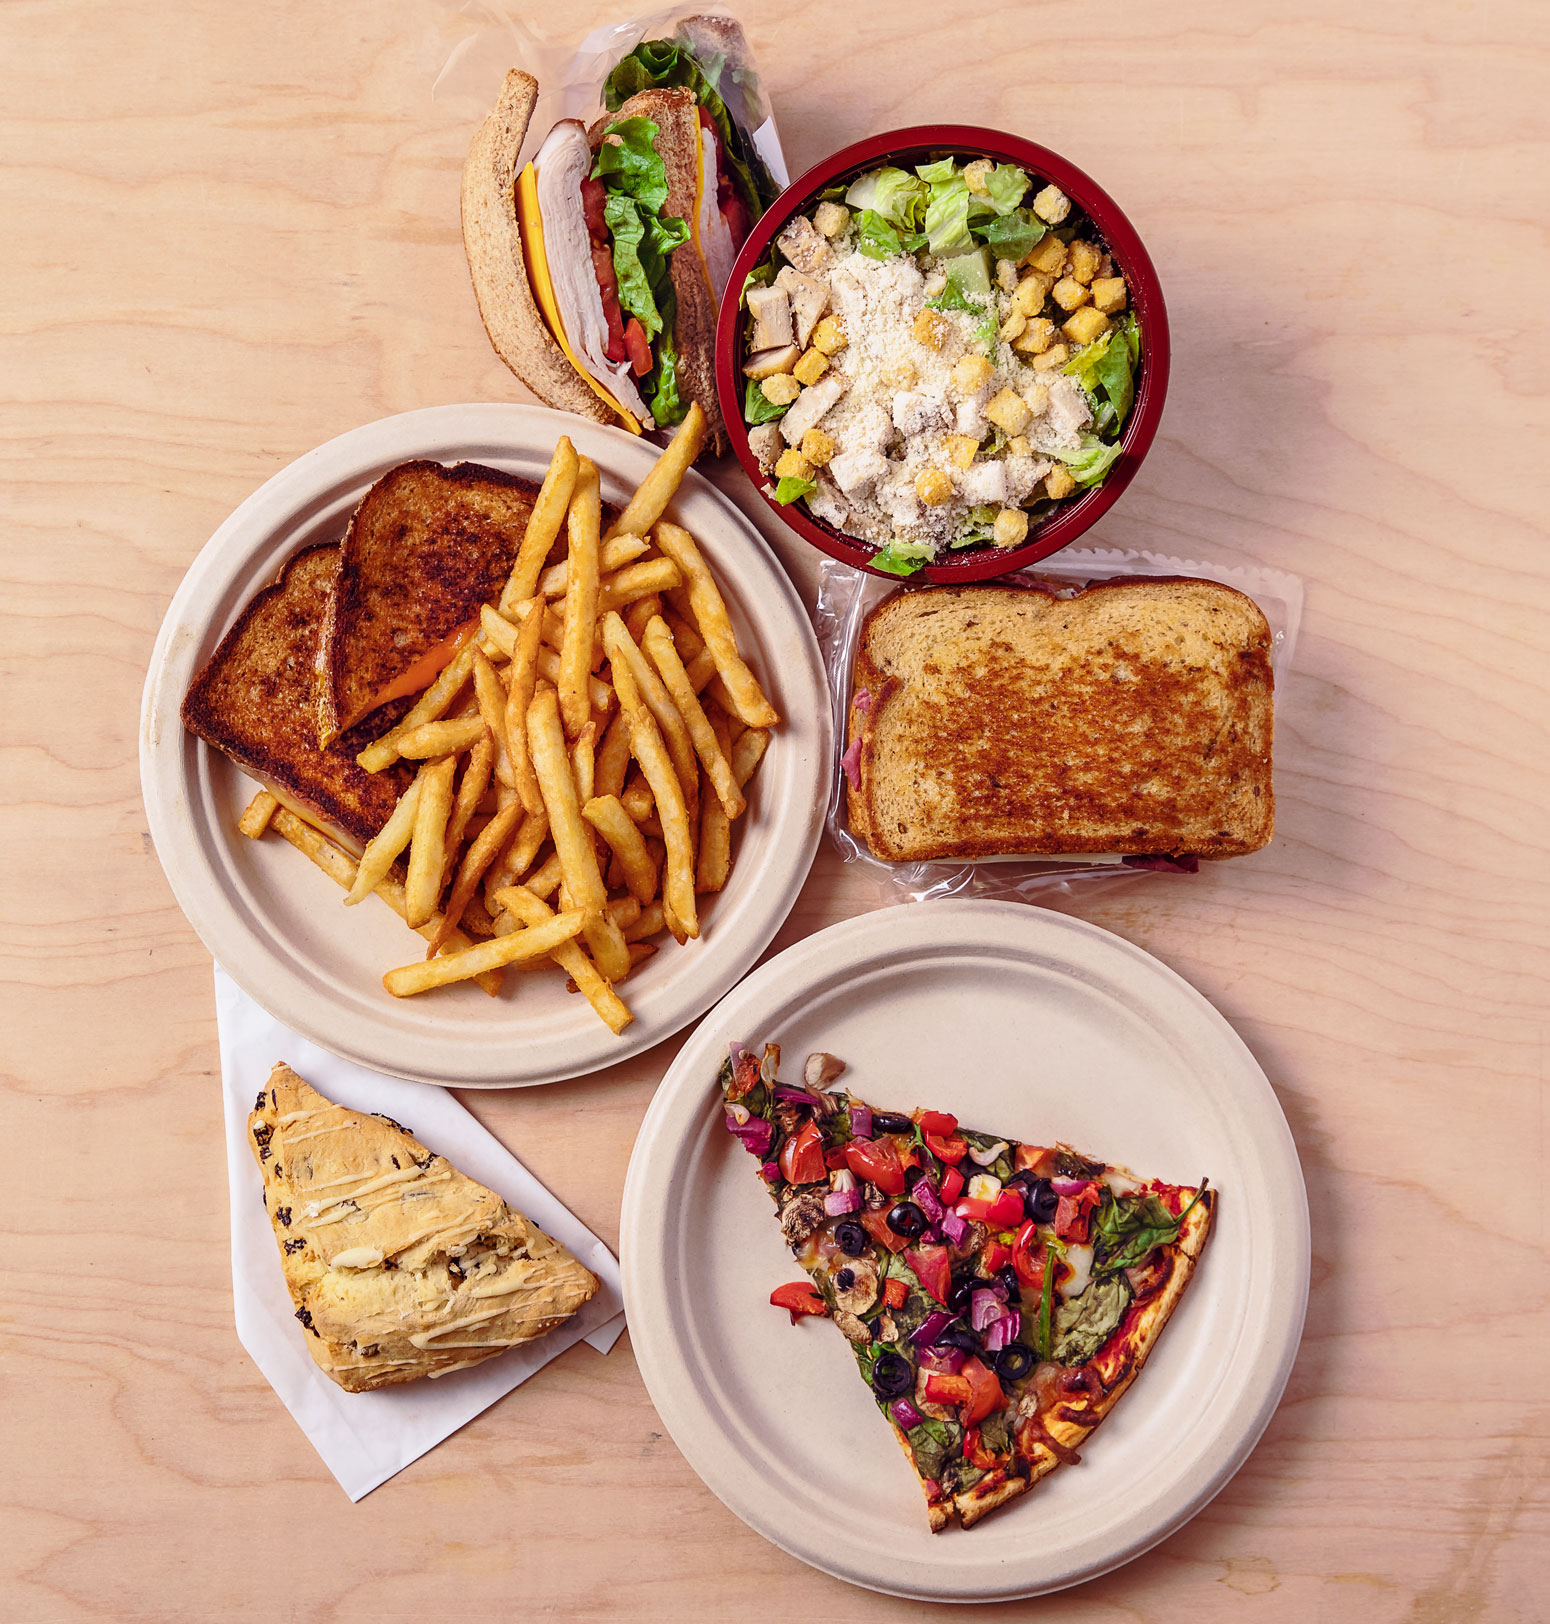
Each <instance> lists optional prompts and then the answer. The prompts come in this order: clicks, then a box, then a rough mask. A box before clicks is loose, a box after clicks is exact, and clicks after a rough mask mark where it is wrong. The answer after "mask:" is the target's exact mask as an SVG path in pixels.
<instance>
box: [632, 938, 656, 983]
mask: <svg viewBox="0 0 1550 1624" xmlns="http://www.w3.org/2000/svg"><path fill="white" fill-rule="evenodd" d="M656 956H657V944H656V943H655V942H631V943H630V973H631V974H632V975H633V974H634V973H635V971H637V970H638V969H639V968H640V967H641V965H643V964H644V963H645V962H646V960H647V959H654V958H655V957H656Z"/></svg>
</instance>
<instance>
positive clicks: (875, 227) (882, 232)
mask: <svg viewBox="0 0 1550 1624" xmlns="http://www.w3.org/2000/svg"><path fill="white" fill-rule="evenodd" d="M925 246H926V239H925V238H924V237H923V236H922V235H920V233H918V232H910V233H908V234H906V235H903V236H901V235H900V234H899V233H898V232H897V231H895V230H894V228H893V227H892V226H891V225H889V223H888V222H887V221H886V220H885V219H884V218H883V217H882V215H880V214H879V213H878V212H877V211H876V209H865V210H863V211H862V214H861V218H860V220H859V221H857V223H856V251H857V253H861V254H865V255H866V257H867V258H868V259H893V258H895V257H896V256H897V255H899V254H914V253H918V252H919V251H920V250H921V249H922V248H924V247H925Z"/></svg>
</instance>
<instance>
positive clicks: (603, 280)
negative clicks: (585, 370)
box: [592, 243, 628, 361]
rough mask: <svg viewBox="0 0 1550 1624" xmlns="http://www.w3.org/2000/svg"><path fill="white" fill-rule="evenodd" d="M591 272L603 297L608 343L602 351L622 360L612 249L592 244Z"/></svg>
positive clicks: (621, 329) (621, 320) (621, 317)
mask: <svg viewBox="0 0 1550 1624" xmlns="http://www.w3.org/2000/svg"><path fill="white" fill-rule="evenodd" d="M592 274H593V275H594V276H595V277H596V278H597V291H598V293H599V294H601V295H602V299H603V316H604V318H605V319H606V320H607V322H608V343H607V345H606V346H605V348H604V350H603V353H604V354H605V355H606V356H607V357H608V359H609V360H610V361H623V360H624V359H625V358H626V356H627V354H628V352H627V351H626V350H625V347H624V313H623V311H621V310H620V308H619V278H618V277H617V276H616V275H615V274H614V256H613V250H612V249H611V248H609V247H607V246H606V245H605V246H603V247H601V248H600V247H598V245H597V244H596V243H594V244H593V245H592Z"/></svg>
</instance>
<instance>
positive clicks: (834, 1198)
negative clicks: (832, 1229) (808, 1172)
mask: <svg viewBox="0 0 1550 1624" xmlns="http://www.w3.org/2000/svg"><path fill="white" fill-rule="evenodd" d="M823 1210H824V1211H825V1212H826V1213H828V1215H829V1216H830V1217H831V1218H843V1217H844V1216H845V1214H846V1213H847V1212H859V1211H860V1210H861V1191H860V1190H858V1189H851V1190H830V1191H829V1193H828V1194H827V1195H826V1196H825V1197H824V1198H823Z"/></svg>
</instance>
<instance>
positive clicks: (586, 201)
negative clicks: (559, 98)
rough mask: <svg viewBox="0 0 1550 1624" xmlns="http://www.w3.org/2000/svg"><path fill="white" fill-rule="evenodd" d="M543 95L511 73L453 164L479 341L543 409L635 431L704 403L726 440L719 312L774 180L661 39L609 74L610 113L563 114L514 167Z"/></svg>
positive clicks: (682, 54) (689, 61)
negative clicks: (628, 90) (459, 176)
mask: <svg viewBox="0 0 1550 1624" xmlns="http://www.w3.org/2000/svg"><path fill="white" fill-rule="evenodd" d="M658 46H660V47H663V48H664V50H665V51H666V53H667V55H668V56H671V57H672V58H673V63H672V64H671V65H669V66H668V67H666V68H664V67H663V66H662V64H663V62H664V61H666V56H664V54H663V50H659V51H658V52H657V54H656V55H655V56H651V55H650V53H651V52H652V50H653V48H654V47H658ZM637 57H639V58H641V61H640V62H637V61H636V58H637ZM653 69H655V70H657V71H655V72H653ZM625 70H629V71H628V72H626V71H625ZM640 83H644V84H646V85H647V87H648V88H645V89H642V90H639V91H637V92H636V93H635V94H633V95H630V96H628V98H627V99H623V100H620V99H619V97H618V94H617V92H618V89H619V87H620V86H621V85H625V84H640ZM537 99H538V83H537V81H536V80H535V79H534V78H533V77H532V75H531V74H527V73H523V72H521V71H520V70H518V69H513V70H512V71H511V72H510V73H508V74H507V75H506V82H505V85H504V87H503V89H502V92H501V98H500V101H499V102H498V103H497V104H496V107H495V110H494V112H493V113H491V114H490V116H489V117H488V118H487V119H486V120H485V122H484V124H483V125H482V126H481V127H480V130H479V132H478V134H477V135H476V136H475V137H474V141H473V145H472V146H471V147H470V149H469V153H468V159H467V162H466V163H465V164H464V167H463V242H464V246H465V248H466V250H467V253H468V264H469V270H470V272H471V274H472V276H473V283H474V291H475V293H476V295H477V296H478V300H479V313H480V315H481V316H482V318H483V320H484V325H485V330H486V331H487V332H488V333H489V335H490V342H491V343H492V344H493V345H494V347H495V350H496V353H497V354H498V355H499V356H500V358H501V359H502V360H503V361H504V362H505V363H506V365H507V366H508V367H510V368H511V370H512V371H513V372H514V373H515V374H516V375H517V376H518V377H519V378H520V379H521V380H522V382H523V383H525V384H526V385H527V386H528V388H529V389H531V390H532V391H533V393H534V394H535V395H537V396H538V397H539V399H541V400H543V401H545V402H546V403H547V404H548V405H550V406H555V407H559V408H561V409H563V410H566V411H572V412H578V413H580V414H581V415H583V416H585V417H590V418H592V419H594V420H595V421H597V422H601V423H615V424H622V425H623V426H624V427H626V428H628V429H630V430H632V431H633V432H635V433H640V432H643V431H644V430H647V429H651V428H669V427H671V426H672V425H673V424H675V423H677V422H678V421H679V420H680V419H681V418H682V417H683V414H684V412H685V410H686V409H687V407H688V404H689V402H690V401H691V400H697V401H698V402H699V403H700V406H701V407H702V408H703V410H704V412H705V416H706V420H707V422H708V423H709V425H710V431H711V437H713V438H714V440H715V441H716V442H717V443H718V446H719V444H720V443H722V442H723V441H724V437H725V431H724V428H723V426H722V420H721V413H720V410H719V408H718V406H717V404H716V389H715V367H714V338H715V327H716V306H717V301H718V300H719V299H720V297H721V294H722V291H723V290H724V289H725V287H726V283H727V279H728V278H729V276H730V275H731V272H732V264H733V261H734V260H735V258H736V256H737V251H738V249H739V248H740V247H741V246H742V241H743V238H744V237H745V236H746V235H747V233H748V229H749V227H750V226H751V225H752V223H753V221H754V219H755V218H757V216H758V214H759V213H760V212H762V209H763V207H764V204H765V203H766V202H767V201H768V196H767V195H766V194H767V192H770V191H772V190H773V185H772V183H771V182H770V181H769V177H768V174H767V172H766V171H765V170H764V168H763V166H762V164H759V163H758V160H757V157H756V155H753V150H752V146H751V143H749V142H748V141H747V138H746V136H745V135H744V133H743V132H742V130H741V128H740V127H738V126H736V125H735V124H733V123H732V122H731V120H730V118H729V116H728V113H727V108H726V104H725V103H724V102H723V101H722V100H721V98H720V97H719V95H717V94H716V92H715V90H714V87H713V86H712V85H711V84H710V83H709V81H708V80H706V78H705V76H704V75H703V74H702V73H701V72H700V71H699V70H698V67H697V65H696V64H695V63H694V59H693V57H692V56H689V54H688V52H687V51H686V50H683V49H682V48H673V47H668V46H667V44H666V42H649V43H648V45H646V46H643V47H641V48H640V50H639V51H637V52H636V53H634V55H633V56H632V57H629V58H626V59H625V61H624V62H623V63H621V64H620V65H619V67H618V68H616V69H615V71H614V73H613V74H612V75H611V76H610V78H609V81H608V85H607V86H605V90H604V100H605V105H608V106H610V107H611V108H612V111H611V112H610V113H608V114H607V115H606V116H605V117H604V118H601V119H599V120H598V121H597V122H596V123H594V124H593V125H592V126H591V127H590V128H587V127H586V126H584V125H583V124H581V123H580V122H579V121H578V120H575V119H564V120H562V121H561V122H560V123H558V124H556V125H555V127H554V128H553V129H552V130H551V131H550V132H549V134H548V136H547V137H546V138H545V139H544V141H543V142H542V143H541V144H540V146H539V147H538V150H537V152H536V154H535V155H534V157H533V159H532V161H531V162H530V163H528V164H527V165H525V166H524V167H523V168H522V169H520V170H518V168H517V157H518V155H519V153H520V151H521V149H522V145H523V142H524V140H525V138H526V135H527V129H528V122H529V119H530V118H531V116H532V112H533V107H534V104H535V103H536V101H537ZM724 132H725V133H724ZM750 158H751V159H752V162H751V163H750V162H749V159H750Z"/></svg>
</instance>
